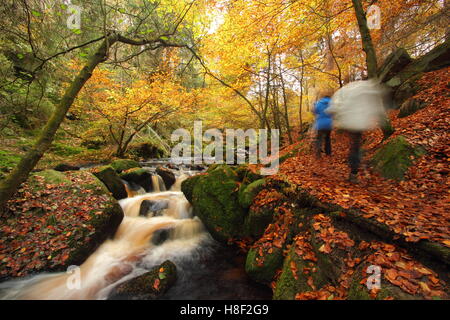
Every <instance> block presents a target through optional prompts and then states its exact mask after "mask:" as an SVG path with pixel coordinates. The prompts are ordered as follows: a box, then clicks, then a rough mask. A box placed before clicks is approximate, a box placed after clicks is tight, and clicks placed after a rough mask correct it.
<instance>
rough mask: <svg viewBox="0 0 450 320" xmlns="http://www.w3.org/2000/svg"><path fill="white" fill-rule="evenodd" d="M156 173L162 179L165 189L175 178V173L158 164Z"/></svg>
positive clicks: (167, 188) (170, 185) (171, 184)
mask: <svg viewBox="0 0 450 320" xmlns="http://www.w3.org/2000/svg"><path fill="white" fill-rule="evenodd" d="M156 173H157V174H158V175H159V176H160V177H161V178H162V179H163V181H164V185H165V186H166V190H169V189H170V187H172V186H173V185H174V183H175V181H176V180H177V179H176V178H175V174H174V173H173V172H172V171H171V170H169V169H167V168H164V167H161V166H159V167H157V168H156Z"/></svg>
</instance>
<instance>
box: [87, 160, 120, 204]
mask: <svg viewBox="0 0 450 320" xmlns="http://www.w3.org/2000/svg"><path fill="white" fill-rule="evenodd" d="M93 173H94V175H95V176H96V177H97V178H98V179H100V181H102V182H103V183H104V184H105V186H106V187H107V188H108V190H109V191H111V193H112V195H113V197H114V198H116V199H117V200H120V199H125V198H127V197H128V194H127V190H126V189H125V185H124V184H123V182H122V181H121V179H120V177H119V175H118V174H117V172H116V171H115V170H114V168H112V167H111V166H103V167H100V168H96V169H95V170H94V171H93Z"/></svg>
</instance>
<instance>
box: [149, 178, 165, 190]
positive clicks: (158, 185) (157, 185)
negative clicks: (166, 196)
mask: <svg viewBox="0 0 450 320" xmlns="http://www.w3.org/2000/svg"><path fill="white" fill-rule="evenodd" d="M152 186H153V191H154V192H160V191H166V185H165V184H164V180H163V179H162V178H161V176H159V175H158V174H154V175H152Z"/></svg>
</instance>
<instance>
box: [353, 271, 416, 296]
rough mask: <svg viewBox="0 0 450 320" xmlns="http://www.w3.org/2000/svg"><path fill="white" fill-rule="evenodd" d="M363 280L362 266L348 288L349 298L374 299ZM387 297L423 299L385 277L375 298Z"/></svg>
mask: <svg viewBox="0 0 450 320" xmlns="http://www.w3.org/2000/svg"><path fill="white" fill-rule="evenodd" d="M361 281H362V268H361V267H359V268H358V269H357V270H356V271H355V273H354V276H353V279H352V282H351V284H350V288H349V290H348V297H347V299H348V300H374V299H373V298H372V297H371V296H370V292H369V289H368V288H367V286H366V285H365V284H361ZM387 297H392V298H394V299H396V300H418V299H422V298H421V297H418V296H412V295H410V294H408V293H406V292H404V291H403V290H402V289H400V288H399V287H396V286H393V285H391V284H390V283H389V282H388V281H386V280H385V279H382V280H381V288H380V291H379V292H378V294H377V296H376V298H375V300H384V299H386V298H387Z"/></svg>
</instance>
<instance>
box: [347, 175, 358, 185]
mask: <svg viewBox="0 0 450 320" xmlns="http://www.w3.org/2000/svg"><path fill="white" fill-rule="evenodd" d="M348 181H349V182H350V183H358V175H357V174H356V173H350V176H349V177H348Z"/></svg>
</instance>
